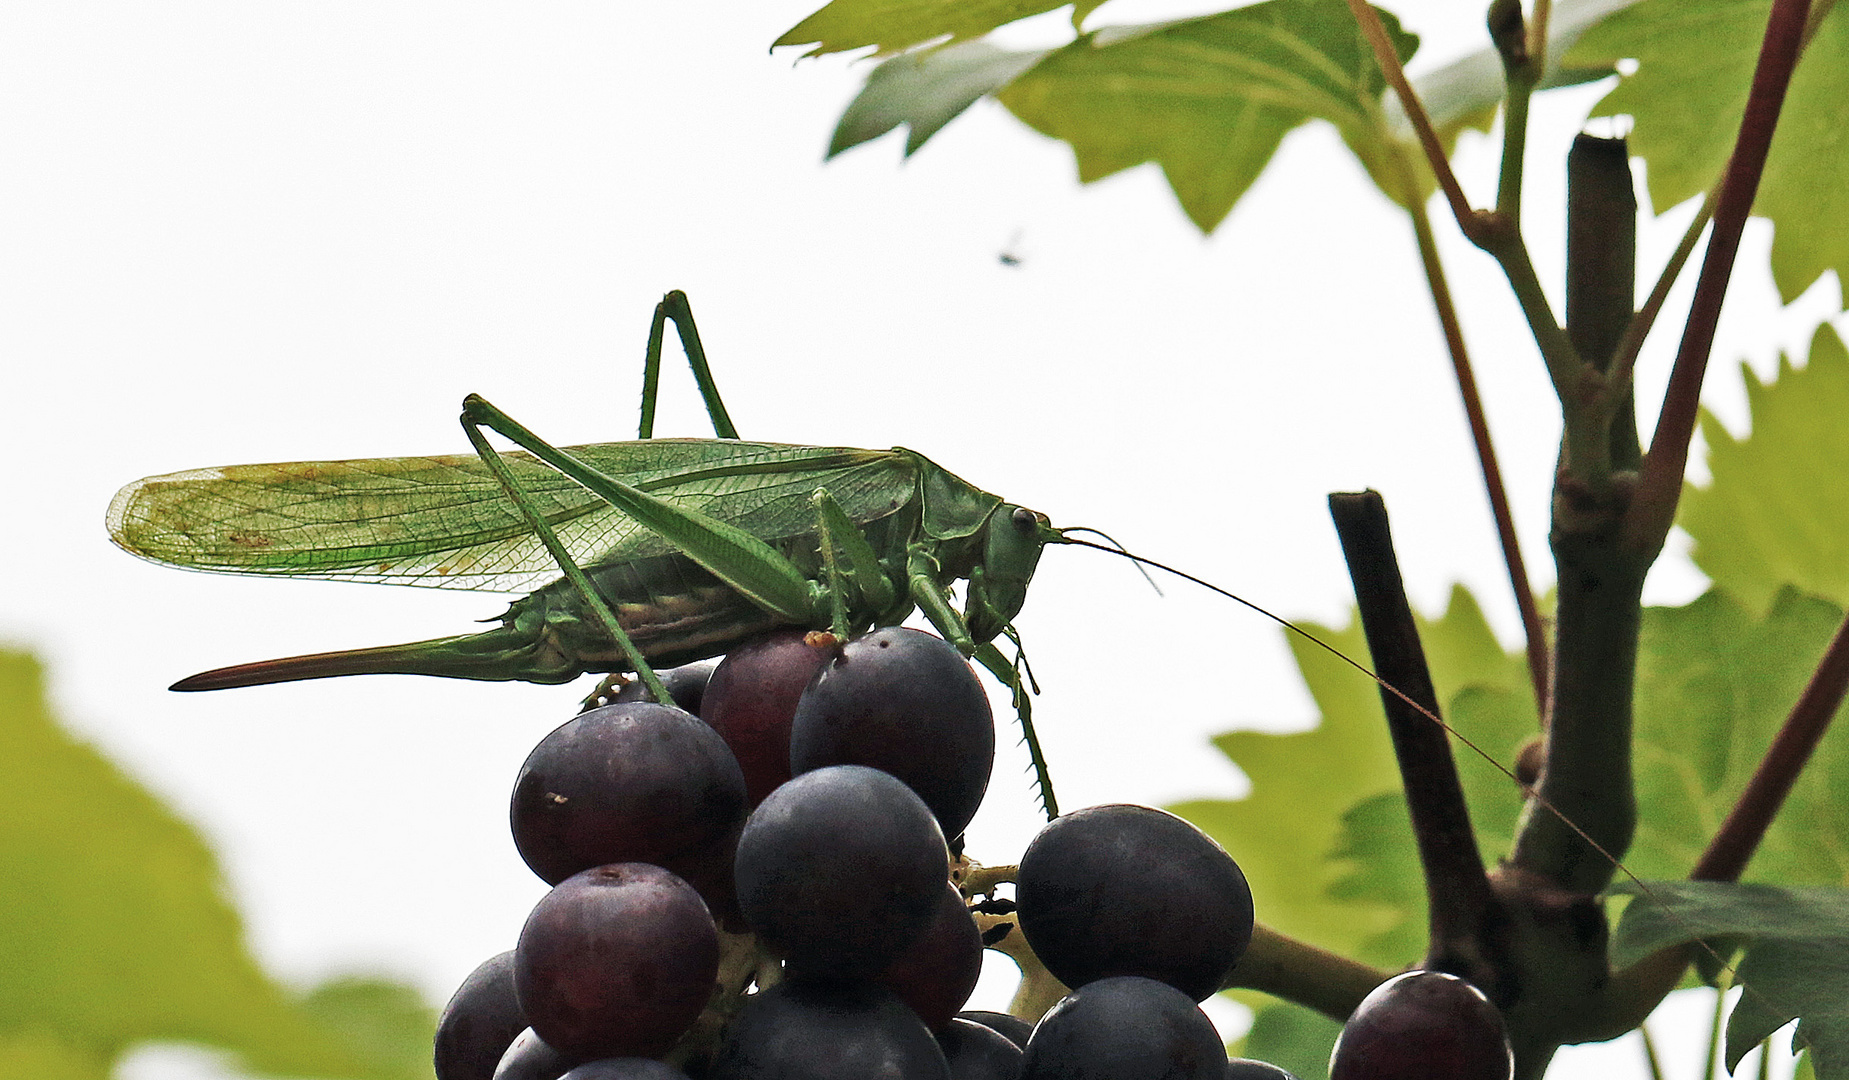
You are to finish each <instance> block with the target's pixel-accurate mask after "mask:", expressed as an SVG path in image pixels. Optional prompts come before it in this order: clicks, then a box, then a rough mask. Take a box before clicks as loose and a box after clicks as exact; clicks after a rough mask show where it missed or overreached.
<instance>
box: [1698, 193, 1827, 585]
mask: <svg viewBox="0 0 1849 1080" xmlns="http://www.w3.org/2000/svg"><path fill="white" fill-rule="evenodd" d="M1820 224H1821V223H1820ZM1742 375H1743V377H1744V379H1745V382H1746V398H1747V403H1748V405H1749V407H1750V409H1751V414H1750V415H1751V418H1752V433H1751V435H1749V436H1746V437H1740V438H1736V437H1735V436H1733V435H1730V434H1729V433H1728V432H1727V430H1726V428H1724V427H1722V426H1721V423H1720V421H1719V420H1717V419H1715V418H1714V416H1713V415H1712V414H1711V413H1703V414H1702V418H1701V432H1702V438H1703V439H1704V440H1705V441H1706V442H1707V444H1708V471H1709V473H1710V474H1711V475H1712V477H1713V479H1712V481H1711V482H1710V484H1709V485H1708V487H1706V488H1697V487H1693V486H1691V487H1687V488H1685V489H1684V490H1683V494H1682V506H1681V519H1680V522H1679V524H1681V526H1682V527H1683V528H1684V529H1685V530H1687V531H1688V534H1689V535H1690V536H1691V537H1693V538H1694V540H1695V547H1694V552H1693V555H1694V559H1695V565H1697V566H1699V567H1700V568H1701V570H1702V572H1703V573H1705V574H1707V575H1708V577H1709V578H1711V579H1713V581H1714V584H1715V586H1716V587H1717V588H1720V589H1724V590H1726V591H1727V593H1728V594H1729V595H1731V596H1733V597H1735V598H1736V599H1738V600H1739V601H1740V602H1741V603H1742V604H1744V605H1745V606H1746V607H1747V608H1748V609H1749V610H1752V611H1764V610H1765V609H1766V608H1767V606H1768V605H1770V604H1771V602H1772V597H1773V595H1774V594H1775V593H1776V592H1777V591H1778V589H1779V587H1780V586H1782V585H1793V586H1796V587H1797V588H1799V589H1801V590H1803V591H1805V592H1808V593H1813V594H1815V595H1817V596H1823V597H1828V598H1829V599H1831V600H1834V601H1835V602H1837V603H1838V604H1845V605H1849V527H1845V526H1846V525H1849V487H1846V486H1845V485H1844V484H1843V483H1842V477H1843V476H1844V475H1846V474H1849V426H1845V425H1844V424H1843V422H1842V418H1843V417H1844V416H1845V415H1849V350H1845V349H1844V348H1843V341H1842V339H1841V338H1840V337H1838V336H1837V335H1836V331H1835V330H1833V329H1832V328H1831V327H1830V325H1829V324H1828V323H1825V324H1823V325H1822V326H1821V327H1819V328H1818V330H1817V334H1816V336H1815V337H1814V338H1812V339H1811V348H1810V358H1809V360H1808V361H1806V362H1805V365H1804V366H1803V367H1802V368H1795V367H1793V365H1792V361H1791V358H1790V357H1785V358H1783V359H1782V361H1781V362H1780V364H1779V371H1778V376H1777V378H1776V379H1774V380H1773V381H1772V382H1769V383H1766V382H1760V381H1759V380H1758V379H1757V378H1756V377H1755V376H1754V375H1753V373H1752V371H1751V370H1750V369H1744V368H1743V369H1742Z"/></svg>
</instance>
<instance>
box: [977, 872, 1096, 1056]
mask: <svg viewBox="0 0 1849 1080" xmlns="http://www.w3.org/2000/svg"><path fill="white" fill-rule="evenodd" d="M1019 872H1020V867H1018V866H1016V865H1013V864H1009V865H1007V866H984V865H982V864H981V863H979V862H976V861H975V860H973V859H971V858H970V857H969V856H967V855H964V856H960V857H959V858H958V859H957V862H956V864H955V865H954V866H952V867H951V873H950V879H951V880H952V881H954V882H956V885H957V888H958V889H959V890H961V891H962V893H963V898H964V899H965V900H971V899H974V898H976V897H978V896H993V895H994V893H995V890H996V889H997V888H998V887H1000V886H1002V885H1011V884H1013V883H1014V879H1015V877H1016V876H1017V874H1018V873H1019ZM970 917H971V918H973V919H975V920H976V929H977V930H979V931H980V932H981V933H982V940H983V942H984V943H985V944H986V946H987V947H988V948H991V949H994V950H995V951H996V952H998V953H1001V954H1002V955H1003V956H1006V957H1007V958H1008V959H1010V960H1013V961H1014V964H1015V966H1016V967H1018V968H1020V969H1021V985H1020V986H1019V987H1017V988H1016V989H1015V992H1014V1000H1013V1001H1011V1002H1009V1003H1008V1012H1009V1013H1010V1014H1012V1015H1014V1016H1017V1017H1020V1018H1021V1019H1022V1020H1025V1021H1027V1022H1028V1023H1030V1024H1032V1023H1035V1022H1037V1021H1039V1019H1040V1018H1041V1017H1042V1016H1045V1015H1046V1011H1047V1010H1048V1009H1050V1008H1052V1007H1053V1006H1054V1005H1055V1004H1057V1003H1058V1002H1059V999H1060V998H1063V997H1065V996H1066V995H1067V994H1069V993H1071V992H1072V990H1071V988H1070V987H1068V986H1067V985H1066V984H1065V983H1062V982H1060V981H1059V980H1058V979H1056V978H1054V977H1053V973H1052V972H1050V971H1048V970H1047V969H1046V965H1045V964H1042V963H1041V962H1040V958H1039V957H1038V956H1035V955H1034V950H1033V947H1032V946H1030V945H1028V944H1027V935H1025V934H1023V933H1021V924H1020V920H1019V919H1018V918H1017V917H1016V916H1015V915H1013V914H1007V915H991V914H989V913H988V912H986V911H975V910H972V911H971V912H970Z"/></svg>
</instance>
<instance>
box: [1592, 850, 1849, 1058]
mask: <svg viewBox="0 0 1849 1080" xmlns="http://www.w3.org/2000/svg"><path fill="white" fill-rule="evenodd" d="M1647 889H1648V894H1647V898H1646V897H1642V896H1640V898H1639V899H1636V900H1633V901H1632V902H1631V903H1630V904H1629V905H1628V906H1627V907H1626V908H1625V911H1624V917H1623V918H1622V919H1621V920H1620V921H1619V923H1618V928H1617V931H1616V933H1615V934H1614V935H1613V939H1612V959H1613V962H1614V963H1617V964H1629V963H1634V962H1636V961H1637V960H1639V959H1642V958H1643V957H1645V956H1648V955H1649V954H1651V953H1653V952H1655V951H1657V950H1658V949H1662V948H1665V947H1668V946H1671V945H1681V944H1686V943H1688V942H1692V941H1697V940H1702V939H1711V938H1722V939H1728V940H1738V941H1740V942H1741V943H1742V946H1743V948H1744V954H1743V955H1742V956H1741V957H1740V959H1739V961H1738V962H1737V963H1736V964H1735V966H1734V981H1735V982H1736V983H1737V984H1740V985H1742V986H1743V987H1744V990H1743V991H1742V993H1741V995H1740V999H1739V1002H1738V1003H1737V1004H1736V1005H1735V1007H1734V1010H1733V1015H1732V1016H1731V1017H1730V1018H1729V1019H1728V1022H1727V1068H1728V1070H1729V1071H1732V1069H1733V1068H1734V1066H1736V1065H1738V1064H1739V1063H1740V1059H1741V1058H1742V1057H1744V1056H1745V1055H1746V1052H1747V1051H1748V1050H1751V1049H1752V1048H1753V1047H1754V1046H1755V1045H1756V1044H1758V1043H1759V1042H1760V1040H1762V1039H1764V1038H1765V1037H1766V1036H1768V1035H1770V1034H1772V1033H1773V1032H1774V1031H1777V1030H1778V1029H1779V1028H1781V1027H1783V1026H1785V1025H1786V1024H1788V1023H1790V1022H1791V1021H1792V1020H1794V1019H1796V1020H1798V1028H1797V1033H1796V1036H1795V1041H1796V1042H1798V1043H1800V1044H1802V1045H1807V1046H1808V1047H1809V1048H1810V1054H1811V1062H1812V1065H1813V1067H1814V1068H1815V1069H1816V1074H1817V1076H1818V1077H1819V1078H1820V1080H1842V1078H1843V1077H1849V891H1845V890H1843V889H1839V888H1789V887H1783V886H1773V885H1763V884H1762V885H1754V884H1738V883H1733V882H1722V881H1662V882H1651V883H1649V885H1648V886H1647ZM1613 891H1615V892H1619V893H1633V894H1639V893H1642V892H1643V890H1640V889H1638V888H1637V887H1636V886H1634V885H1628V884H1627V885H1621V886H1618V887H1616V888H1615V889H1614V890H1613Z"/></svg>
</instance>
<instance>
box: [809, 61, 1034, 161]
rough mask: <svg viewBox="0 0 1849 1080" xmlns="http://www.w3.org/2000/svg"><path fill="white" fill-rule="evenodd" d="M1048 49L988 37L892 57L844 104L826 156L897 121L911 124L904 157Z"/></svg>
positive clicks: (876, 136) (878, 132)
mask: <svg viewBox="0 0 1849 1080" xmlns="http://www.w3.org/2000/svg"><path fill="white" fill-rule="evenodd" d="M1046 53H1047V50H1045V49H1039V50H1032V51H1015V50H1009V49H1000V48H996V47H995V46H994V45H991V44H989V43H988V42H986V41H967V42H964V43H962V44H960V45H947V46H945V47H943V48H941V49H920V50H917V51H916V52H909V53H905V54H903V55H901V56H895V57H893V58H892V59H890V60H887V61H885V62H884V63H882V64H880V65H879V66H878V67H876V68H874V69H873V71H872V73H871V74H869V75H868V76H867V84H866V85H865V86H863V87H861V89H860V93H858V94H856V95H855V96H854V100H853V101H851V102H849V103H848V107H847V110H846V111H845V112H843V113H842V114H841V120H840V122H839V123H837V124H836V125H835V134H834V137H833V138H832V139H830V140H829V142H828V156H829V157H834V156H835V155H836V154H839V153H840V152H842V151H843V150H848V149H851V148H853V147H855V146H859V145H860V144H861V143H864V142H867V141H869V140H872V139H877V138H879V137H880V136H881V135H884V134H886V133H887V132H888V131H891V130H892V129H893V128H896V127H898V126H899V125H900V124H905V125H907V126H908V128H909V134H908V135H907V136H906V139H905V153H906V156H908V157H909V156H911V155H912V154H914V153H916V152H917V150H918V148H919V147H921V146H923V145H924V144H925V140H926V139H929V138H930V137H931V136H933V135H935V134H937V133H938V131H939V130H941V129H942V128H943V126H944V125H945V124H948V123H950V121H952V120H954V119H956V117H957V116H958V115H959V114H960V113H962V112H963V110H965V109H967V108H969V107H970V106H971V105H973V104H975V102H976V99H978V98H980V97H983V96H984V95H986V94H991V93H994V92H995V90H997V89H998V88H1000V87H1002V86H1006V85H1007V84H1008V83H1010V82H1012V81H1014V79H1015V77H1016V76H1018V75H1020V74H1021V72H1023V71H1026V70H1027V69H1028V68H1030V67H1033V66H1034V65H1035V64H1036V63H1039V61H1040V58H1041V57H1043V56H1045V55H1046Z"/></svg>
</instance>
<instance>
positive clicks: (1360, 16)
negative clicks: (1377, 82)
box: [1348, 0, 1476, 235]
mask: <svg viewBox="0 0 1849 1080" xmlns="http://www.w3.org/2000/svg"><path fill="white" fill-rule="evenodd" d="M1348 10H1349V11H1350V12H1352V13H1353V14H1354V17H1355V23H1356V25H1358V26H1359V27H1360V28H1361V33H1362V34H1363V35H1364V36H1366V38H1367V40H1368V45H1369V47H1371V48H1372V49H1373V51H1374V62H1375V63H1376V64H1378V65H1380V71H1381V74H1382V75H1384V76H1385V77H1386V80H1387V85H1388V86H1391V87H1393V92H1394V93H1395V94H1398V95H1399V98H1400V104H1401V105H1403V106H1405V109H1406V119H1407V120H1408V121H1409V122H1410V123H1411V124H1412V129H1413V131H1414V132H1416V133H1417V134H1418V136H1419V145H1420V146H1421V147H1422V148H1423V149H1424V150H1425V160H1426V162H1427V163H1428V164H1430V165H1431V167H1432V175H1433V176H1434V177H1435V178H1436V179H1437V181H1438V187H1439V190H1441V191H1443V192H1444V196H1445V201H1446V202H1448V203H1450V204H1451V213H1452V214H1453V215H1455V216H1456V218H1457V223H1458V227H1459V228H1461V229H1463V230H1464V233H1465V234H1466V235H1470V234H1471V233H1472V231H1473V229H1474V228H1475V225H1476V211H1474V210H1472V209H1471V208H1470V199H1469V197H1468V196H1466V195H1465V194H1464V188H1463V185H1462V184H1459V183H1458V182H1457V174H1456V173H1454V172H1452V171H1451V162H1450V159H1448V158H1446V157H1445V148H1444V143H1443V142H1442V141H1441V140H1440V139H1439V138H1438V130H1437V129H1436V128H1434V127H1433V126H1432V118H1431V117H1430V116H1428V115H1427V114H1426V112H1425V106H1424V105H1423V104H1422V103H1421V102H1420V101H1419V95H1418V94H1416V93H1414V92H1413V89H1412V83H1411V82H1410V81H1408V80H1407V78H1406V69H1405V67H1404V66H1402V65H1401V64H1400V57H1399V54H1398V53H1396V52H1394V51H1393V40H1392V38H1390V37H1388V36H1387V26H1386V24H1385V23H1383V22H1381V21H1380V14H1379V13H1378V12H1376V11H1375V10H1374V8H1373V6H1372V5H1370V4H1369V3H1368V0H1348Z"/></svg>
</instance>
